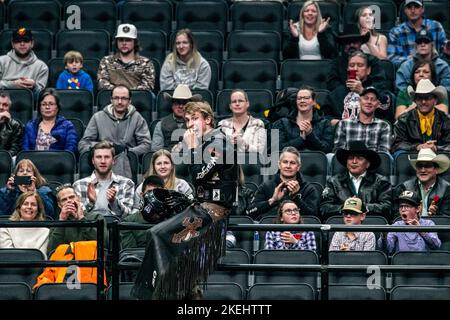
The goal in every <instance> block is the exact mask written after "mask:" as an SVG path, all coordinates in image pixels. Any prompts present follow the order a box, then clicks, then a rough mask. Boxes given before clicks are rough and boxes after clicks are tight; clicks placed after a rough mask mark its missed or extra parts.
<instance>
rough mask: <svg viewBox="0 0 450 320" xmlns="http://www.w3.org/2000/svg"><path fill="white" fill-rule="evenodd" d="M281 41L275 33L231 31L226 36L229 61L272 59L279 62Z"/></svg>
mask: <svg viewBox="0 0 450 320" xmlns="http://www.w3.org/2000/svg"><path fill="white" fill-rule="evenodd" d="M280 50H281V39H280V34H279V33H277V32H275V31H232V32H230V34H229V35H228V41H227V51H228V58H229V59H272V60H274V61H276V62H277V63H279V62H280Z"/></svg>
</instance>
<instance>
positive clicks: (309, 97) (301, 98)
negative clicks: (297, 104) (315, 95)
mask: <svg viewBox="0 0 450 320" xmlns="http://www.w3.org/2000/svg"><path fill="white" fill-rule="evenodd" d="M309 99H311V96H307V97H297V101H302V100H309Z"/></svg>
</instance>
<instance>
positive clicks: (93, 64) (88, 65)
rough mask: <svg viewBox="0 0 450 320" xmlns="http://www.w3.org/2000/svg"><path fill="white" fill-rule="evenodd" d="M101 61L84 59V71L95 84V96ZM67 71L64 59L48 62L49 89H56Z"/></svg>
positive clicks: (54, 59)
mask: <svg viewBox="0 0 450 320" xmlns="http://www.w3.org/2000/svg"><path fill="white" fill-rule="evenodd" d="M99 64H100V60H99V59H96V58H86V57H83V70H84V71H85V72H87V73H88V74H89V75H90V76H91V79H92V82H93V83H94V92H93V93H94V94H95V92H96V90H97V71H98V66H99ZM64 69H65V66H64V59H63V58H53V59H51V60H50V61H49V62H48V71H49V74H48V87H50V88H55V87H56V82H57V81H58V77H59V75H60V74H61V72H63V71H64Z"/></svg>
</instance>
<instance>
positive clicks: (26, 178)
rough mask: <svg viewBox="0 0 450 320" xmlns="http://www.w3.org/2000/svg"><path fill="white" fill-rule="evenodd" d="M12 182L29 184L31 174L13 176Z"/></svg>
mask: <svg viewBox="0 0 450 320" xmlns="http://www.w3.org/2000/svg"><path fill="white" fill-rule="evenodd" d="M14 183H15V184H16V185H17V186H19V185H25V186H29V185H31V176H15V177H14Z"/></svg>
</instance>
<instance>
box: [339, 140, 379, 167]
mask: <svg viewBox="0 0 450 320" xmlns="http://www.w3.org/2000/svg"><path fill="white" fill-rule="evenodd" d="M352 154H358V155H361V156H363V157H364V158H366V159H367V161H369V162H370V166H369V168H367V170H375V169H377V168H378V167H379V166H380V164H381V158H380V156H379V155H378V153H376V152H375V151H373V150H370V149H368V148H367V146H366V144H365V143H364V142H363V141H350V142H349V143H348V149H338V150H337V151H336V159H337V160H338V161H339V163H340V164H342V165H343V166H344V167H346V168H347V159H348V157H349V156H350V155H352Z"/></svg>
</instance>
